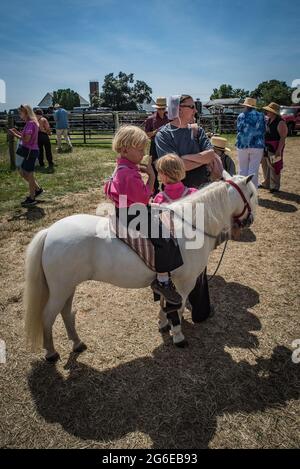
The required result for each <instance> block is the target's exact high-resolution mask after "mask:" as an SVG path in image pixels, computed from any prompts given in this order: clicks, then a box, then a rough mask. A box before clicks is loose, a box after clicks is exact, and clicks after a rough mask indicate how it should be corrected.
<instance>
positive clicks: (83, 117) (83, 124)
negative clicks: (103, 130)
mask: <svg viewBox="0 0 300 469" xmlns="http://www.w3.org/2000/svg"><path fill="white" fill-rule="evenodd" d="M82 127H83V143H86V135H85V114H84V111H83V112H82Z"/></svg>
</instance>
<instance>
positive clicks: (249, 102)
mask: <svg viewBox="0 0 300 469" xmlns="http://www.w3.org/2000/svg"><path fill="white" fill-rule="evenodd" d="M242 106H247V107H253V108H256V99H254V98H246V99H245V101H244V102H243V104H242Z"/></svg>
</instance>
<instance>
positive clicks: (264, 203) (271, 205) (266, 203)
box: [258, 198, 298, 212]
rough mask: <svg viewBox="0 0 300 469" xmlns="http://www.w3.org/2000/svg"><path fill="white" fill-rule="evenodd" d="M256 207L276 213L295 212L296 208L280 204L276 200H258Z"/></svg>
mask: <svg viewBox="0 0 300 469" xmlns="http://www.w3.org/2000/svg"><path fill="white" fill-rule="evenodd" d="M258 205H260V206H261V207H264V208H267V209H270V210H276V211H277V212H297V210H298V209H297V207H295V205H292V204H285V203H283V202H280V201H278V200H274V199H272V200H271V199H261V198H259V199H258Z"/></svg>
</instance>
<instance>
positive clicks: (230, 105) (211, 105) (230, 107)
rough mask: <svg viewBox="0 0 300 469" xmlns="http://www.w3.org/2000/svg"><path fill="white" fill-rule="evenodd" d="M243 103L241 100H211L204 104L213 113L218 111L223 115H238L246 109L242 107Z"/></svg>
mask: <svg viewBox="0 0 300 469" xmlns="http://www.w3.org/2000/svg"><path fill="white" fill-rule="evenodd" d="M243 102H244V99H241V98H224V99H211V100H210V101H208V102H207V103H204V104H203V106H204V107H206V108H207V109H209V110H210V111H212V112H213V111H216V112H221V113H223V112H225V113H234V114H238V113H240V112H241V110H242V109H243V107H244V106H243V105H242V103H243Z"/></svg>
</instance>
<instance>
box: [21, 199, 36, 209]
mask: <svg viewBox="0 0 300 469" xmlns="http://www.w3.org/2000/svg"><path fill="white" fill-rule="evenodd" d="M36 204H37V201H36V200H35V199H32V198H31V197H26V199H25V200H23V202H21V205H22V207H33V206H34V205H36Z"/></svg>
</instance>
